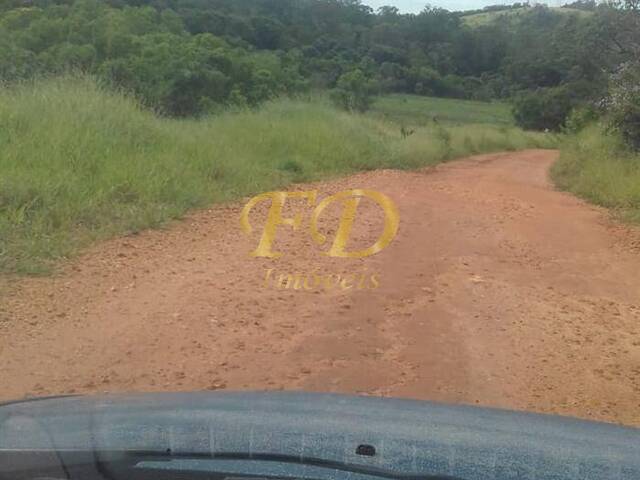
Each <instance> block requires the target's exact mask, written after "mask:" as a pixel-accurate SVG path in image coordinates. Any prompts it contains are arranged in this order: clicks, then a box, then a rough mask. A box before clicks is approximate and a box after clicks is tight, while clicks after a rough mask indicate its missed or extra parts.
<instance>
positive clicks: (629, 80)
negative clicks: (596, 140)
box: [605, 63, 640, 150]
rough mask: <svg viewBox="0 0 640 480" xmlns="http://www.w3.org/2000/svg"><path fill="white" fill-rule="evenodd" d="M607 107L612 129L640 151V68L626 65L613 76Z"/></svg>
mask: <svg viewBox="0 0 640 480" xmlns="http://www.w3.org/2000/svg"><path fill="white" fill-rule="evenodd" d="M605 107H606V109H607V112H608V116H609V122H610V127H611V128H612V129H613V130H615V131H617V132H619V133H620V135H621V136H622V138H623V139H624V140H625V142H626V143H627V145H629V146H630V147H631V148H633V149H634V150H640V66H639V65H634V64H631V63H628V64H624V65H623V66H622V67H621V68H620V69H619V70H618V72H617V73H616V74H615V75H613V76H612V79H611V86H610V91H609V97H608V98H607V99H606V102H605Z"/></svg>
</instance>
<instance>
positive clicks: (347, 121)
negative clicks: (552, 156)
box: [0, 77, 554, 273]
mask: <svg viewBox="0 0 640 480" xmlns="http://www.w3.org/2000/svg"><path fill="white" fill-rule="evenodd" d="M553 142H554V138H553V137H551V136H545V135H543V134H533V133H524V132H522V131H520V130H518V129H516V128H514V127H507V126H490V125H471V126H468V127H464V128H463V127H443V126H439V125H431V126H427V127H424V128H418V129H417V130H416V132H415V133H414V134H413V135H412V136H411V137H409V138H407V139H406V140H403V139H402V138H401V136H400V132H399V126H398V125H396V124H394V123H391V122H387V121H382V120H379V119H375V118H370V117H367V116H362V115H352V114H348V113H345V112H340V111H338V110H336V109H334V108H333V107H331V106H330V105H329V104H328V103H326V102H323V101H317V100H316V101H312V102H304V101H296V100H288V99H282V100H277V101H274V102H271V103H268V104H266V105H265V106H264V107H263V108H262V109H260V110H259V111H241V112H235V113H232V112H228V113H223V114H220V115H217V116H215V117H210V118H204V119H200V120H174V119H167V118H160V117H157V116H155V115H154V114H153V113H151V112H149V111H146V110H144V109H142V108H141V107H140V106H139V105H138V104H137V102H136V101H135V100H133V99H132V98H129V97H127V96H125V95H121V94H118V93H114V92H111V91H107V90H105V89H103V88H101V87H100V86H98V85H97V84H96V82H95V81H93V80H92V79H91V78H78V77H62V78H57V79H49V80H42V81H37V82H34V83H29V84H24V85H21V86H17V87H12V88H9V89H4V90H0V272H18V273H42V272H46V271H47V270H48V268H49V267H50V266H51V262H52V261H54V260H56V259H59V258H62V257H67V256H69V255H71V254H72V253H74V252H75V251H77V249H78V248H79V247H82V246H84V245H86V244H88V243H89V242H91V241H93V240H96V239H100V238H107V237H109V236H113V235H117V234H123V233H129V232H135V231H139V230H141V229H144V228H149V227H154V226H158V225H161V224H162V223H163V222H165V221H166V220H168V219H171V218H177V217H179V216H180V215H181V214H183V213H184V212H186V211H187V210H189V209H192V208H197V207H203V206H205V205H208V204H211V203H214V202H221V201H225V200H231V199H235V198H239V197H242V196H245V195H250V194H254V193H258V192H262V191H267V190H271V189H277V188H281V187H284V186H286V185H288V184H290V183H292V182H300V181H311V180H316V179H319V178H326V177H330V176H337V175H341V174H348V173H351V172H355V171H359V170H367V169H375V168H383V167H393V168H413V167H419V166H423V165H429V164H434V163H437V162H439V161H443V160H446V159H450V158H453V157H456V156H463V155H468V154H473V153H481V152H488V151H495V150H508V149H518V148H526V147H546V146H552V144H553Z"/></svg>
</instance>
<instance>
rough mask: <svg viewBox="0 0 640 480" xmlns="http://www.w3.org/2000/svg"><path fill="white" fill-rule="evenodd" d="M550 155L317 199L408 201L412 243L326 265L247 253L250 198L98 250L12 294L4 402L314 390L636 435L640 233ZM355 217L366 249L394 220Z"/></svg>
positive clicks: (7, 304) (353, 182)
mask: <svg viewBox="0 0 640 480" xmlns="http://www.w3.org/2000/svg"><path fill="white" fill-rule="evenodd" d="M555 157H556V153H555V152H550V151H526V152H521V153H508V154H498V155H485V156H479V157H474V158H471V159H467V160H463V161H457V162H452V163H449V164H446V165H442V166H439V167H437V168H432V169H427V170H424V171H419V172H396V171H378V172H370V173H365V174H360V175H355V176H352V177H349V178H345V179H342V180H339V181H333V182H327V183H325V184H316V185H314V186H313V187H314V188H317V189H319V190H320V192H322V194H323V195H324V194H328V193H335V192H338V191H341V190H344V189H346V188H367V189H374V190H379V191H381V192H384V193H385V194H386V195H388V196H389V197H390V198H392V199H393V200H394V201H395V203H396V204H397V206H398V209H399V211H400V230H399V233H398V236H397V237H396V239H395V240H394V242H393V243H392V244H391V245H390V246H389V247H388V248H386V249H385V250H383V251H382V252H381V253H379V254H377V255H375V256H372V257H368V258H366V259H357V260H354V259H351V260H350V259H330V258H328V257H325V256H322V255H321V254H320V249H319V247H317V246H316V245H315V244H314V243H313V241H312V240H311V238H310V237H309V234H308V231H307V230H306V229H305V228H301V229H300V230H297V231H295V232H294V231H293V230H292V229H291V228H290V227H288V226H281V227H279V228H278V233H277V242H276V246H277V248H278V250H280V251H282V252H283V253H284V256H283V257H282V258H280V259H278V260H264V259H255V258H251V257H250V256H249V255H248V252H249V251H250V250H252V249H253V248H255V246H256V245H257V239H258V236H256V235H259V232H258V233H257V234H256V235H254V236H252V237H247V236H245V235H244V234H243V233H242V232H241V230H240V228H239V222H238V217H239V213H240V211H241V209H242V206H243V203H242V202H239V203H237V204H233V205H226V206H220V207H215V208H212V209H211V210H208V211H203V212H199V213H197V214H194V215H192V216H190V217H188V218H187V219H185V221H182V222H180V223H177V224H175V225H173V226H171V227H169V228H168V229H166V230H164V231H150V232H145V233H143V234H141V235H137V236H131V237H127V238H121V239H116V240H114V241H111V242H107V243H105V244H102V245H100V246H97V247H95V248H94V249H92V250H91V251H89V252H87V253H86V255H84V256H82V257H81V258H79V259H77V260H76V261H74V262H72V263H70V264H69V265H67V266H65V267H64V271H63V272H61V273H60V274H59V275H57V276H55V277H54V278H46V279H26V280H20V281H17V282H14V283H13V284H12V285H10V293H9V294H8V295H7V296H6V297H5V298H4V299H3V300H2V304H1V305H0V335H1V337H0V386H1V388H0V395H1V396H2V398H5V399H8V398H16V397H22V396H25V395H47V394H58V393H67V392H117V391H140V390H142V391H161V390H194V389H195V390H200V389H220V388H226V389H304V390H313V391H331V392H345V393H355V392H358V393H366V394H373V395H393V396H402V397H412V398H421V399H432V400H438V401H446V402H465V403H470V404H481V405H489V406H499V407H508V408H515V409H525V410H533V411H539V412H556V413H560V414H568V415H575V416H580V417H586V418H594V419H601V420H609V421H614V422H620V423H626V424H635V425H640V233H639V232H638V231H634V230H631V229H629V228H626V227H623V226H620V225H617V224H616V223H614V222H612V221H611V220H610V219H609V218H608V216H607V214H606V212H604V211H602V210H600V209H597V208H594V207H592V206H589V205H586V204H585V203H584V202H582V201H580V200H578V199H576V198H573V197H572V196H570V195H568V194H565V193H561V192H557V191H554V189H553V188H552V187H551V186H550V184H549V181H548V180H547V171H548V168H549V166H550V165H551V164H552V162H553V161H554V159H555ZM306 187H307V186H301V187H296V188H300V189H306ZM361 207H362V210H359V211H358V213H359V216H358V218H357V220H356V225H355V227H354V228H355V233H354V236H353V238H354V241H355V242H356V243H358V242H360V243H361V244H362V245H365V244H367V243H371V239H375V238H377V236H378V234H379V232H380V228H381V220H380V218H378V217H380V215H379V214H378V211H377V210H375V208H374V206H373V204H371V205H369V204H366V202H363V204H362V205H361ZM290 208H291V209H292V210H293V209H297V211H303V209H302V208H301V207H300V204H296V202H291V203H290ZM264 213H265V210H264V208H262V209H261V208H258V209H257V210H256V212H254V214H253V216H252V222H255V223H256V225H258V224H259V222H260V215H261V214H264ZM332 218H333V217H331V212H328V216H327V219H326V221H325V223H324V224H323V225H324V226H325V227H326V228H331V219H332ZM258 226H259V225H258ZM257 230H260V228H257ZM270 268H271V269H273V274H274V275H276V274H277V275H279V274H284V273H294V272H298V273H309V274H310V273H312V272H318V273H320V274H337V273H342V274H345V273H355V274H358V275H361V274H362V275H369V276H370V275H372V274H376V275H377V276H378V279H379V283H380V286H379V288H377V289H373V288H369V289H366V290H358V289H351V290H347V291H343V290H341V289H331V290H328V291H327V290H326V289H315V290H314V291H305V290H304V289H301V290H291V289H289V290H287V289H283V288H278V287H277V286H274V285H272V284H269V285H268V286H266V287H265V285H264V284H265V275H266V274H265V270H266V269H270Z"/></svg>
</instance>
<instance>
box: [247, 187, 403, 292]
mask: <svg viewBox="0 0 640 480" xmlns="http://www.w3.org/2000/svg"><path fill="white" fill-rule="evenodd" d="M364 198H368V199H370V200H372V201H373V202H375V204H376V205H377V206H378V207H379V209H380V210H381V211H382V213H383V215H384V228H383V231H382V233H381V235H380V236H379V238H378V239H377V240H376V241H375V242H374V243H373V244H371V245H369V246H368V247H367V248H364V249H361V250H354V251H350V250H348V248H347V245H348V243H349V239H350V237H351V232H352V229H353V225H354V222H355V220H356V216H357V213H358V205H359V204H360V202H361V200H362V199H364ZM288 199H297V200H303V201H304V203H305V205H306V206H307V208H308V209H309V210H312V211H311V215H310V217H309V222H308V229H309V235H310V236H311V238H312V239H313V241H314V242H315V243H316V244H318V245H319V246H325V245H327V244H328V243H330V245H329V248H328V249H326V250H324V251H321V254H322V255H325V256H328V257H337V258H364V257H369V256H371V255H375V254H376V253H379V252H381V251H382V250H384V249H385V248H386V247H388V246H389V244H390V243H391V242H392V241H393V239H394V238H395V237H396V235H397V233H398V228H399V226H400V214H399V213H398V209H397V207H396V205H395V204H394V203H393V201H392V200H391V199H390V198H389V197H388V196H386V195H385V194H383V193H380V192H377V191H375V190H360V189H357V190H344V191H342V192H339V193H336V194H335V195H331V196H328V197H326V198H324V199H323V200H322V201H320V203H318V191H317V190H310V191H298V192H269V193H263V194H261V195H258V196H255V197H253V198H252V199H251V200H249V201H248V202H247V204H246V205H245V206H244V208H243V210H242V213H241V216H240V225H241V227H242V230H243V232H244V233H245V234H247V235H250V234H251V233H252V232H253V228H252V226H251V223H250V221H249V215H250V213H251V211H252V210H253V208H255V207H256V205H258V204H260V203H262V202H270V207H269V210H268V213H267V218H266V221H265V224H264V227H263V230H262V235H261V236H260V241H259V242H258V245H257V247H256V248H255V250H253V251H252V252H251V253H250V255H251V256H253V257H262V258H271V259H277V258H280V257H282V256H283V253H282V252H278V251H275V250H274V241H275V238H276V233H277V231H278V227H280V226H288V227H291V228H292V229H293V230H294V231H297V230H300V229H301V228H302V226H303V219H304V217H303V214H302V212H297V213H295V214H294V215H293V216H292V217H285V216H284V213H283V210H284V208H285V204H286V202H287V200H288ZM336 202H337V203H339V204H341V206H342V212H341V214H340V217H339V220H338V228H337V230H336V233H335V236H334V238H333V241H332V242H329V239H328V238H327V236H326V235H324V234H322V233H321V232H320V230H319V228H318V223H319V221H320V218H321V216H322V214H323V212H324V211H325V210H326V209H327V207H328V206H329V205H331V204H333V203H336ZM272 275H273V270H268V271H267V274H266V279H265V285H269V279H270V278H271V276H272ZM281 278H285V279H286V281H280V282H279V283H278V282H275V284H276V285H280V287H278V288H293V289H296V290H297V289H301V288H303V289H308V288H306V287H305V286H306V285H309V284H311V283H312V284H314V285H329V284H335V283H337V285H343V289H344V290H348V289H351V288H353V287H352V286H351V284H352V283H355V284H358V285H363V284H364V281H363V280H358V281H351V277H349V279H348V280H345V278H344V276H340V275H332V274H328V275H324V276H320V277H318V274H316V273H314V274H311V275H305V274H304V273H298V274H292V275H284V276H282V275H281ZM311 278H312V279H313V280H310V279H311ZM334 278H335V279H337V281H332V279H334ZM354 280H355V279H354ZM369 285H372V287H371V288H377V287H378V286H379V277H378V276H377V275H375V274H373V275H372V277H371V279H370V281H369ZM298 287H299V288H298Z"/></svg>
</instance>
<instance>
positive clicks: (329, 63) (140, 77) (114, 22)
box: [0, 0, 619, 116]
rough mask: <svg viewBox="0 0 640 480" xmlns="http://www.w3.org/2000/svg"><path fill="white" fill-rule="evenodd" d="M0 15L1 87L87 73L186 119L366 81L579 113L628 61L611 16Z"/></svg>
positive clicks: (273, 2) (217, 0)
mask: <svg viewBox="0 0 640 480" xmlns="http://www.w3.org/2000/svg"><path fill="white" fill-rule="evenodd" d="M0 5H1V6H0V76H1V77H2V80H4V81H8V82H13V81H16V80H20V79H24V78H30V77H33V76H34V75H39V74H50V73H57V72H61V71H66V70H69V69H77V70H81V71H86V72H89V73H92V74H95V75H96V76H97V77H98V78H100V79H103V80H104V81H106V82H108V83H110V84H113V85H116V86H118V87H123V88H125V89H127V90H131V91H133V92H135V93H136V94H137V95H138V96H139V97H140V98H141V99H142V100H143V101H144V102H145V103H146V104H147V105H149V106H151V107H153V108H156V109H157V110H158V111H161V112H164V113H166V114H170V115H176V116H186V115H193V114H198V113H202V112H209V111H212V110H215V109H216V108H217V107H218V106H220V105H229V104H239V105H257V104H259V103H261V102H262V101H264V100H265V99H268V98H270V97H273V96H277V95H279V94H283V93H293V92H299V91H305V90H308V89H310V88H333V87H335V85H336V82H337V81H338V79H339V78H340V76H341V75H343V74H346V73H349V72H353V71H355V70H359V72H358V73H359V74H361V76H362V78H363V79H366V81H367V82H368V85H372V86H373V87H372V88H375V89H376V90H377V91H379V92H407V93H417V94H424V95H435V96H450V97H460V98H474V99H491V98H505V97H512V96H514V95H516V94H518V93H520V92H523V91H531V90H535V89H539V88H542V89H546V90H547V93H548V94H549V97H550V98H551V99H552V101H553V102H554V103H557V102H558V99H557V98H555V97H554V95H555V96H558V95H559V96H560V97H561V99H560V100H561V101H560V105H561V106H563V105H564V106H565V107H567V108H568V106H569V105H573V104H574V103H575V102H578V101H580V100H582V99H586V98H594V97H597V96H598V95H599V94H601V93H602V91H603V88H604V85H605V83H606V82H605V78H606V73H607V68H609V66H613V65H615V64H617V63H619V59H618V58H616V57H615V55H612V53H611V51H609V50H608V43H607V41H604V40H603V39H605V38H606V37H607V36H608V35H609V34H610V33H611V29H614V28H616V27H615V25H612V23H611V22H609V21H608V20H607V15H606V12H604V10H603V12H600V13H598V12H597V11H596V12H595V13H594V14H593V15H588V16H584V15H571V14H558V13H557V12H554V11H553V10H551V9H548V8H545V7H525V10H526V11H525V12H523V13H522V14H520V15H518V16H517V21H510V22H503V21H496V22H488V23H486V24H482V25H479V26H475V27H474V26H470V25H467V24H466V23H465V22H464V20H463V18H462V17H461V16H460V14H459V13H456V12H448V11H446V10H442V9H434V8H425V9H424V10H423V11H422V13H420V14H418V15H403V14H400V13H399V12H398V10H397V9H395V8H393V7H383V8H380V9H379V10H377V11H376V12H374V11H373V10H372V9H371V8H369V7H367V6H365V5H363V4H362V3H360V1H359V0H151V1H146V0H2V1H1V2H0ZM603 8H604V7H603ZM594 10H598V9H594ZM514 18H515V17H514ZM356 78H359V77H356ZM565 103H566V105H565ZM563 108H564V107H563Z"/></svg>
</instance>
